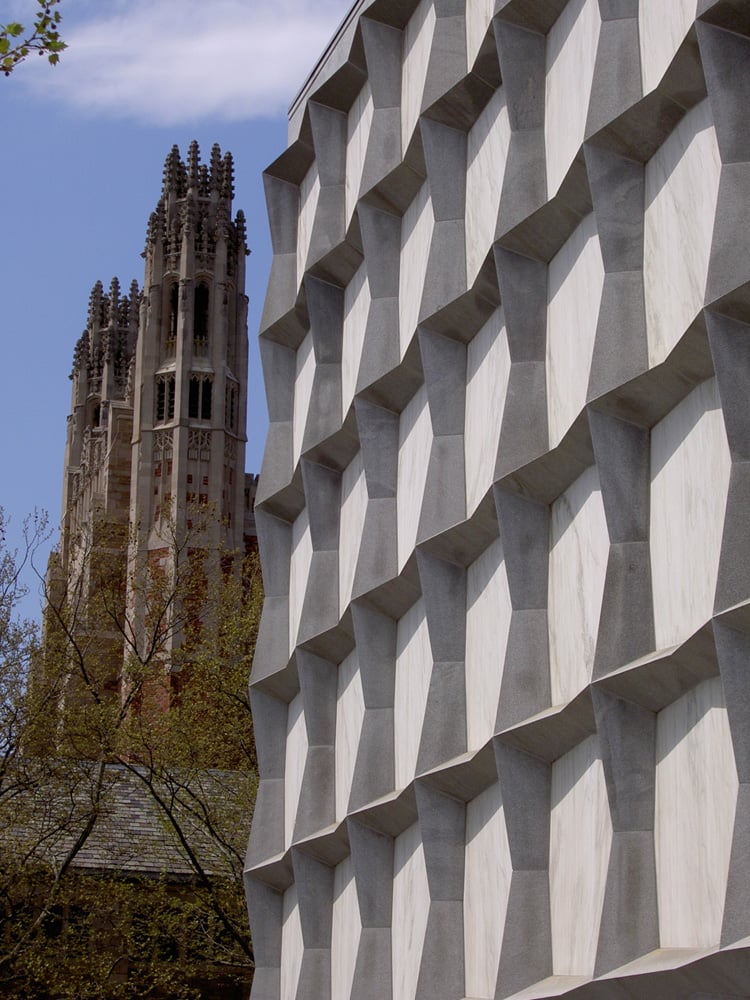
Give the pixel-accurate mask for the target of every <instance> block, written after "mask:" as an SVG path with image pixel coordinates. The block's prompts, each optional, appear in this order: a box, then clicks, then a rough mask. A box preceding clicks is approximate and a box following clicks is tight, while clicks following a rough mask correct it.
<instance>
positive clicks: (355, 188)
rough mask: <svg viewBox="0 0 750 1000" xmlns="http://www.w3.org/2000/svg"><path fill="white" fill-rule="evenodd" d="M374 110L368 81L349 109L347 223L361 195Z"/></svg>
mask: <svg viewBox="0 0 750 1000" xmlns="http://www.w3.org/2000/svg"><path fill="white" fill-rule="evenodd" d="M372 112H373V103H372V93H371V91H370V85H369V83H366V84H365V85H364V87H363V88H362V89H361V90H360V92H359V94H358V95H357V98H356V99H355V101H354V104H353V105H352V106H351V108H350V109H349V114H348V115H347V120H346V175H345V197H346V222H347V225H348V224H349V220H350V219H351V217H352V215H353V214H354V209H355V207H356V204H357V198H358V197H359V185H360V182H361V180H362V170H363V169H364V165H365V155H366V153H367V140H368V139H369V138H370V126H371V125H372Z"/></svg>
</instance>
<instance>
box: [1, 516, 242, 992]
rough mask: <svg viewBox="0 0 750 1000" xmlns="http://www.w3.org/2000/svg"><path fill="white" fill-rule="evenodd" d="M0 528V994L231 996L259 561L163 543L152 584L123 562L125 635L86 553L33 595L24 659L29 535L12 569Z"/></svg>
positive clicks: (101, 572) (113, 573) (34, 528)
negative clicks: (140, 593) (137, 596)
mask: <svg viewBox="0 0 750 1000" xmlns="http://www.w3.org/2000/svg"><path fill="white" fill-rule="evenodd" d="M2 523H3V522H2V517H1V516H0V702H1V707H0V729H1V731H0V825H1V826H2V829H3V830H4V834H3V841H4V842H3V850H2V851H1V852H0V994H1V995H3V996H7V997H16V996H18V997H20V996H38V997H55V998H59V1000H73V998H74V997H75V998H78V997H82V998H83V997H85V998H92V1000H93V998H102V1000H103V998H105V997H106V998H120V997H122V998H130V997H152V998H156V997H184V998H189V997H201V996H207V995H209V994H207V993H206V985H205V984H206V983H207V982H214V983H217V982H218V983H219V984H220V986H221V990H222V991H223V992H222V993H221V995H222V996H226V997H230V996H238V997H239V996H242V995H245V994H246V992H247V988H248V985H249V981H250V979H251V976H252V968H253V954H252V946H251V942H250V937H249V931H248V926H247V913H246V909H245V903H244V895H243V890H242V867H243V858H244V847H245V841H246V838H247V833H248V831H249V825H250V816H251V813H252V808H253V803H254V798H255V793H256V789H257V767H256V759H255V750H254V744H253V739H252V723H251V718H250V709H249V699H248V694H247V678H248V675H249V669H250V661H251V658H252V653H253V648H254V643H255V636H256V633H257V626H258V620H259V613H260V605H261V601H262V586H261V581H260V574H259V571H258V566H257V559H256V558H255V557H251V558H249V559H246V560H245V561H244V562H243V564H242V567H241V569H240V568H239V567H238V560H236V559H232V558H230V557H229V556H227V557H226V558H225V559H224V560H223V570H222V571H218V572H216V571H214V569H213V568H212V567H207V566H206V565H205V561H206V557H205V555H204V550H203V549H202V548H201V546H200V545H199V544H196V538H194V537H187V538H183V539H179V540H178V539H177V538H175V537H173V538H172V540H171V543H172V545H173V551H172V553H171V556H172V558H171V559H170V560H168V561H167V567H168V568H167V570H166V571H165V569H164V567H163V566H159V565H154V564H152V563H149V562H148V561H147V560H144V561H143V565H140V566H134V565H133V560H132V559H131V567H130V569H131V572H135V573H136V575H137V579H138V580H139V581H140V585H141V586H142V587H143V588H144V594H145V595H146V597H147V600H146V601H145V608H146V610H145V614H142V615H141V617H140V619H139V620H136V613H135V611H134V610H133V608H129V607H128V606H127V601H126V599H125V590H124V578H123V573H122V570H121V565H122V561H121V560H119V561H118V560H117V559H114V558H111V559H107V558H102V556H101V549H100V548H97V547H96V546H94V545H93V544H88V543H87V542H86V541H85V540H84V541H83V543H82V544H81V545H80V547H79V558H78V560H77V565H78V574H77V577H76V579H74V580H72V581H66V585H65V586H57V587H55V586H53V585H51V584H50V580H51V578H49V577H48V586H47V606H46V612H45V615H46V621H45V636H44V643H43V644H42V643H40V642H39V640H38V637H37V634H36V630H35V628H34V626H33V625H32V624H30V623H28V622H23V621H18V620H17V618H16V617H15V609H16V607H17V605H18V600H19V598H20V597H21V595H22V589H21V587H20V584H19V565H20V564H21V563H23V562H24V561H26V560H27V559H29V558H31V557H33V553H34V551H35V549H36V547H37V546H38V544H39V541H40V540H41V538H42V537H43V535H44V532H45V530H46V526H45V523H44V521H43V520H37V521H36V522H30V524H29V526H28V532H27V543H26V550H25V551H24V552H23V553H22V554H21V556H20V557H19V554H18V553H12V552H9V551H8V549H7V547H6V545H5V543H4V538H3V535H2ZM200 540H201V539H200V538H198V539H197V541H198V542H200ZM79 541H80V540H79ZM99 541H101V534H100V535H99ZM120 541H122V540H120ZM217 566H218V563H217ZM84 580H85V581H86V586H84V585H83V584H82V581H84ZM123 648H124V649H125V650H126V656H125V659H124V660H123V656H122V650H123ZM123 663H124V668H123ZM167 708H168V710H166V709H167ZM134 815H135V816H136V819H137V822H136V827H137V830H140V829H141V827H143V828H144V829H145V833H144V838H145V839H144V840H143V842H137V843H136V842H135V841H134V840H133V837H134V836H135V834H134V833H133V832H132V831H129V830H128V829H126V826H127V823H128V822H129V821H130V819H132V817H133V816H134ZM134 829H135V828H134ZM136 832H137V831H136ZM131 841H132V842H131Z"/></svg>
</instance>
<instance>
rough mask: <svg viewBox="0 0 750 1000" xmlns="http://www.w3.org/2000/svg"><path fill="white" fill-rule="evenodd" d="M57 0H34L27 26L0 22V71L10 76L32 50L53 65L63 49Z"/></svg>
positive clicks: (57, 60)
mask: <svg viewBox="0 0 750 1000" xmlns="http://www.w3.org/2000/svg"><path fill="white" fill-rule="evenodd" d="M59 2H60V0H36V3H37V11H36V14H35V16H34V21H33V24H32V25H31V27H29V28H26V27H25V26H24V25H23V24H20V23H19V22H18V21H9V22H8V23H7V24H0V70H2V72H3V73H4V74H5V75H6V76H10V74H11V73H12V72H13V70H14V69H15V68H16V66H17V65H18V64H19V63H21V62H23V61H24V59H25V58H26V57H27V56H28V55H29V54H30V53H32V52H38V53H39V55H40V56H47V61H48V62H49V63H50V64H51V65H52V66H55V65H56V64H57V63H58V62H59V61H60V53H61V52H62V51H63V50H64V49H65V48H67V46H66V44H65V42H64V41H63V40H62V39H61V38H60V31H59V24H60V21H61V20H62V14H61V13H60V11H59V10H57V5H58V4H59Z"/></svg>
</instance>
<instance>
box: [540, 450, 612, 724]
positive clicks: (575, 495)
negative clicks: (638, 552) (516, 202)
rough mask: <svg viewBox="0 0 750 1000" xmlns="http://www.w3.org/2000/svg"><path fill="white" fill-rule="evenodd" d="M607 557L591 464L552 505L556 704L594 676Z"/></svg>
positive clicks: (551, 589)
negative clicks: (593, 669) (592, 673)
mask: <svg viewBox="0 0 750 1000" xmlns="http://www.w3.org/2000/svg"><path fill="white" fill-rule="evenodd" d="M608 558H609V533H608V531H607V522H606V518H605V516H604V505H603V503H602V495H601V490H600V488H599V473H598V471H597V468H596V466H595V465H592V466H590V467H589V468H588V469H586V471H585V472H584V473H582V475H580V476H579V477H578V479H576V481H575V482H574V483H572V484H571V485H570V486H569V487H568V489H567V490H566V491H565V492H564V493H562V494H561V495H560V496H559V497H558V498H557V500H555V502H554V503H553V504H552V517H551V524H550V558H549V584H548V595H549V600H548V613H549V655H550V682H551V694H552V704H553V705H561V704H565V703H566V702H568V701H570V700H571V699H572V698H574V697H575V696H576V695H577V694H578V692H579V691H580V690H582V688H584V687H585V686H586V685H587V684H588V683H589V681H590V679H591V671H592V668H593V666H594V652H595V650H596V634H597V631H598V628H599V614H600V611H601V603H602V594H603V592H604V578H605V575H606V572H607V560H608Z"/></svg>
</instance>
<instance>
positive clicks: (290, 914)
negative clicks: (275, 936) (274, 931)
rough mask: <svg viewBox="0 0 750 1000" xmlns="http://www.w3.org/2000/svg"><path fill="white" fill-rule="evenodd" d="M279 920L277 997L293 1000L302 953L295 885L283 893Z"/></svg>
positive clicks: (300, 926)
mask: <svg viewBox="0 0 750 1000" xmlns="http://www.w3.org/2000/svg"><path fill="white" fill-rule="evenodd" d="M281 919H282V924H281V949H282V952H283V955H284V961H283V962H282V963H281V987H280V993H279V996H280V1000H295V998H296V996H297V983H298V982H299V974H300V969H301V968H302V955H303V952H304V945H303V941H302V924H301V923H300V918H299V903H298V901H297V886H296V885H291V886H290V887H289V888H288V889H287V890H286V892H285V893H284V902H283V906H282V918H281Z"/></svg>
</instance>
